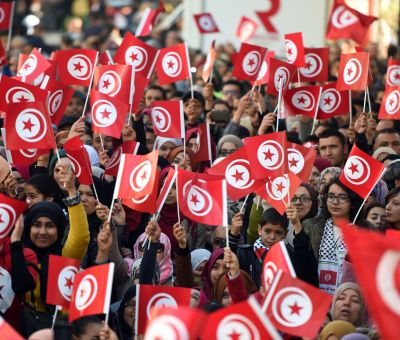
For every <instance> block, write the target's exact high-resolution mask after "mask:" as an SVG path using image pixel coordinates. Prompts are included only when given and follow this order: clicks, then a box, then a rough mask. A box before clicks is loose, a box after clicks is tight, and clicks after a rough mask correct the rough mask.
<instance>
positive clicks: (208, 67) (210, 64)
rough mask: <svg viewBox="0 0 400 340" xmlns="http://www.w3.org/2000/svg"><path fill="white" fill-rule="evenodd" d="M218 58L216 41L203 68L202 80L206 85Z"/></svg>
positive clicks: (212, 44)
mask: <svg viewBox="0 0 400 340" xmlns="http://www.w3.org/2000/svg"><path fill="white" fill-rule="evenodd" d="M216 58H217V52H216V51H215V40H213V42H212V43H211V46H210V50H209V51H208V54H207V58H206V62H205V63H204V66H203V72H202V73H201V78H202V79H203V81H204V82H205V83H206V82H208V81H209V79H210V76H211V73H212V70H213V68H214V63H215V59H216Z"/></svg>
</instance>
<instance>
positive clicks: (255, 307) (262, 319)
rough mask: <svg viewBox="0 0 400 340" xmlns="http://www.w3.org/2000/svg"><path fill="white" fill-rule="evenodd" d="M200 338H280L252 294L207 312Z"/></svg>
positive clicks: (267, 339)
mask: <svg viewBox="0 0 400 340" xmlns="http://www.w3.org/2000/svg"><path fill="white" fill-rule="evenodd" d="M202 335H203V336H202V337H201V338H202V339H207V340H219V339H252V340H254V339H260V340H261V339H262V340H272V339H274V340H275V339H276V340H279V339H282V337H281V336H280V334H279V333H278V332H277V330H276V329H275V327H274V325H273V324H272V323H271V321H270V320H269V318H268V317H267V316H266V315H265V313H263V311H262V310H261V308H260V305H259V304H258V302H257V301H256V300H255V298H254V297H253V296H250V298H249V299H248V300H247V301H244V302H240V303H236V304H234V305H231V306H227V307H225V308H221V309H220V310H218V311H216V312H214V313H212V314H209V316H208V319H207V322H205V323H204V330H203V334H202Z"/></svg>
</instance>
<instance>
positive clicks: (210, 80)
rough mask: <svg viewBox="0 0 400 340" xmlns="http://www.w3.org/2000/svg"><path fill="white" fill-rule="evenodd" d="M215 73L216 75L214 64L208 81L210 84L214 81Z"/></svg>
mask: <svg viewBox="0 0 400 340" xmlns="http://www.w3.org/2000/svg"><path fill="white" fill-rule="evenodd" d="M213 75H214V66H213V67H212V68H211V72H210V77H209V78H208V83H209V84H211V83H212V78H213Z"/></svg>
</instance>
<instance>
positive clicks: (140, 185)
mask: <svg viewBox="0 0 400 340" xmlns="http://www.w3.org/2000/svg"><path fill="white" fill-rule="evenodd" d="M151 172H152V166H151V162H150V161H149V160H145V161H143V162H142V163H140V164H138V165H137V166H135V167H134V168H133V169H132V172H131V174H130V177H129V183H130V185H131V188H132V190H133V191H136V192H140V191H142V190H143V189H144V188H145V187H146V186H147V184H148V183H149V181H150V178H151Z"/></svg>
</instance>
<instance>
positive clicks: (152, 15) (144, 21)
mask: <svg viewBox="0 0 400 340" xmlns="http://www.w3.org/2000/svg"><path fill="white" fill-rule="evenodd" d="M164 12H165V7H164V3H163V2H162V1H161V0H159V1H158V6H157V8H155V9H153V8H146V9H145V11H144V13H143V16H142V18H141V20H140V22H139V25H138V27H137V29H136V32H135V35H136V36H137V37H146V36H148V35H150V33H151V31H152V30H153V26H155V25H156V24H157V21H158V18H159V16H160V14H162V13H164Z"/></svg>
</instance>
